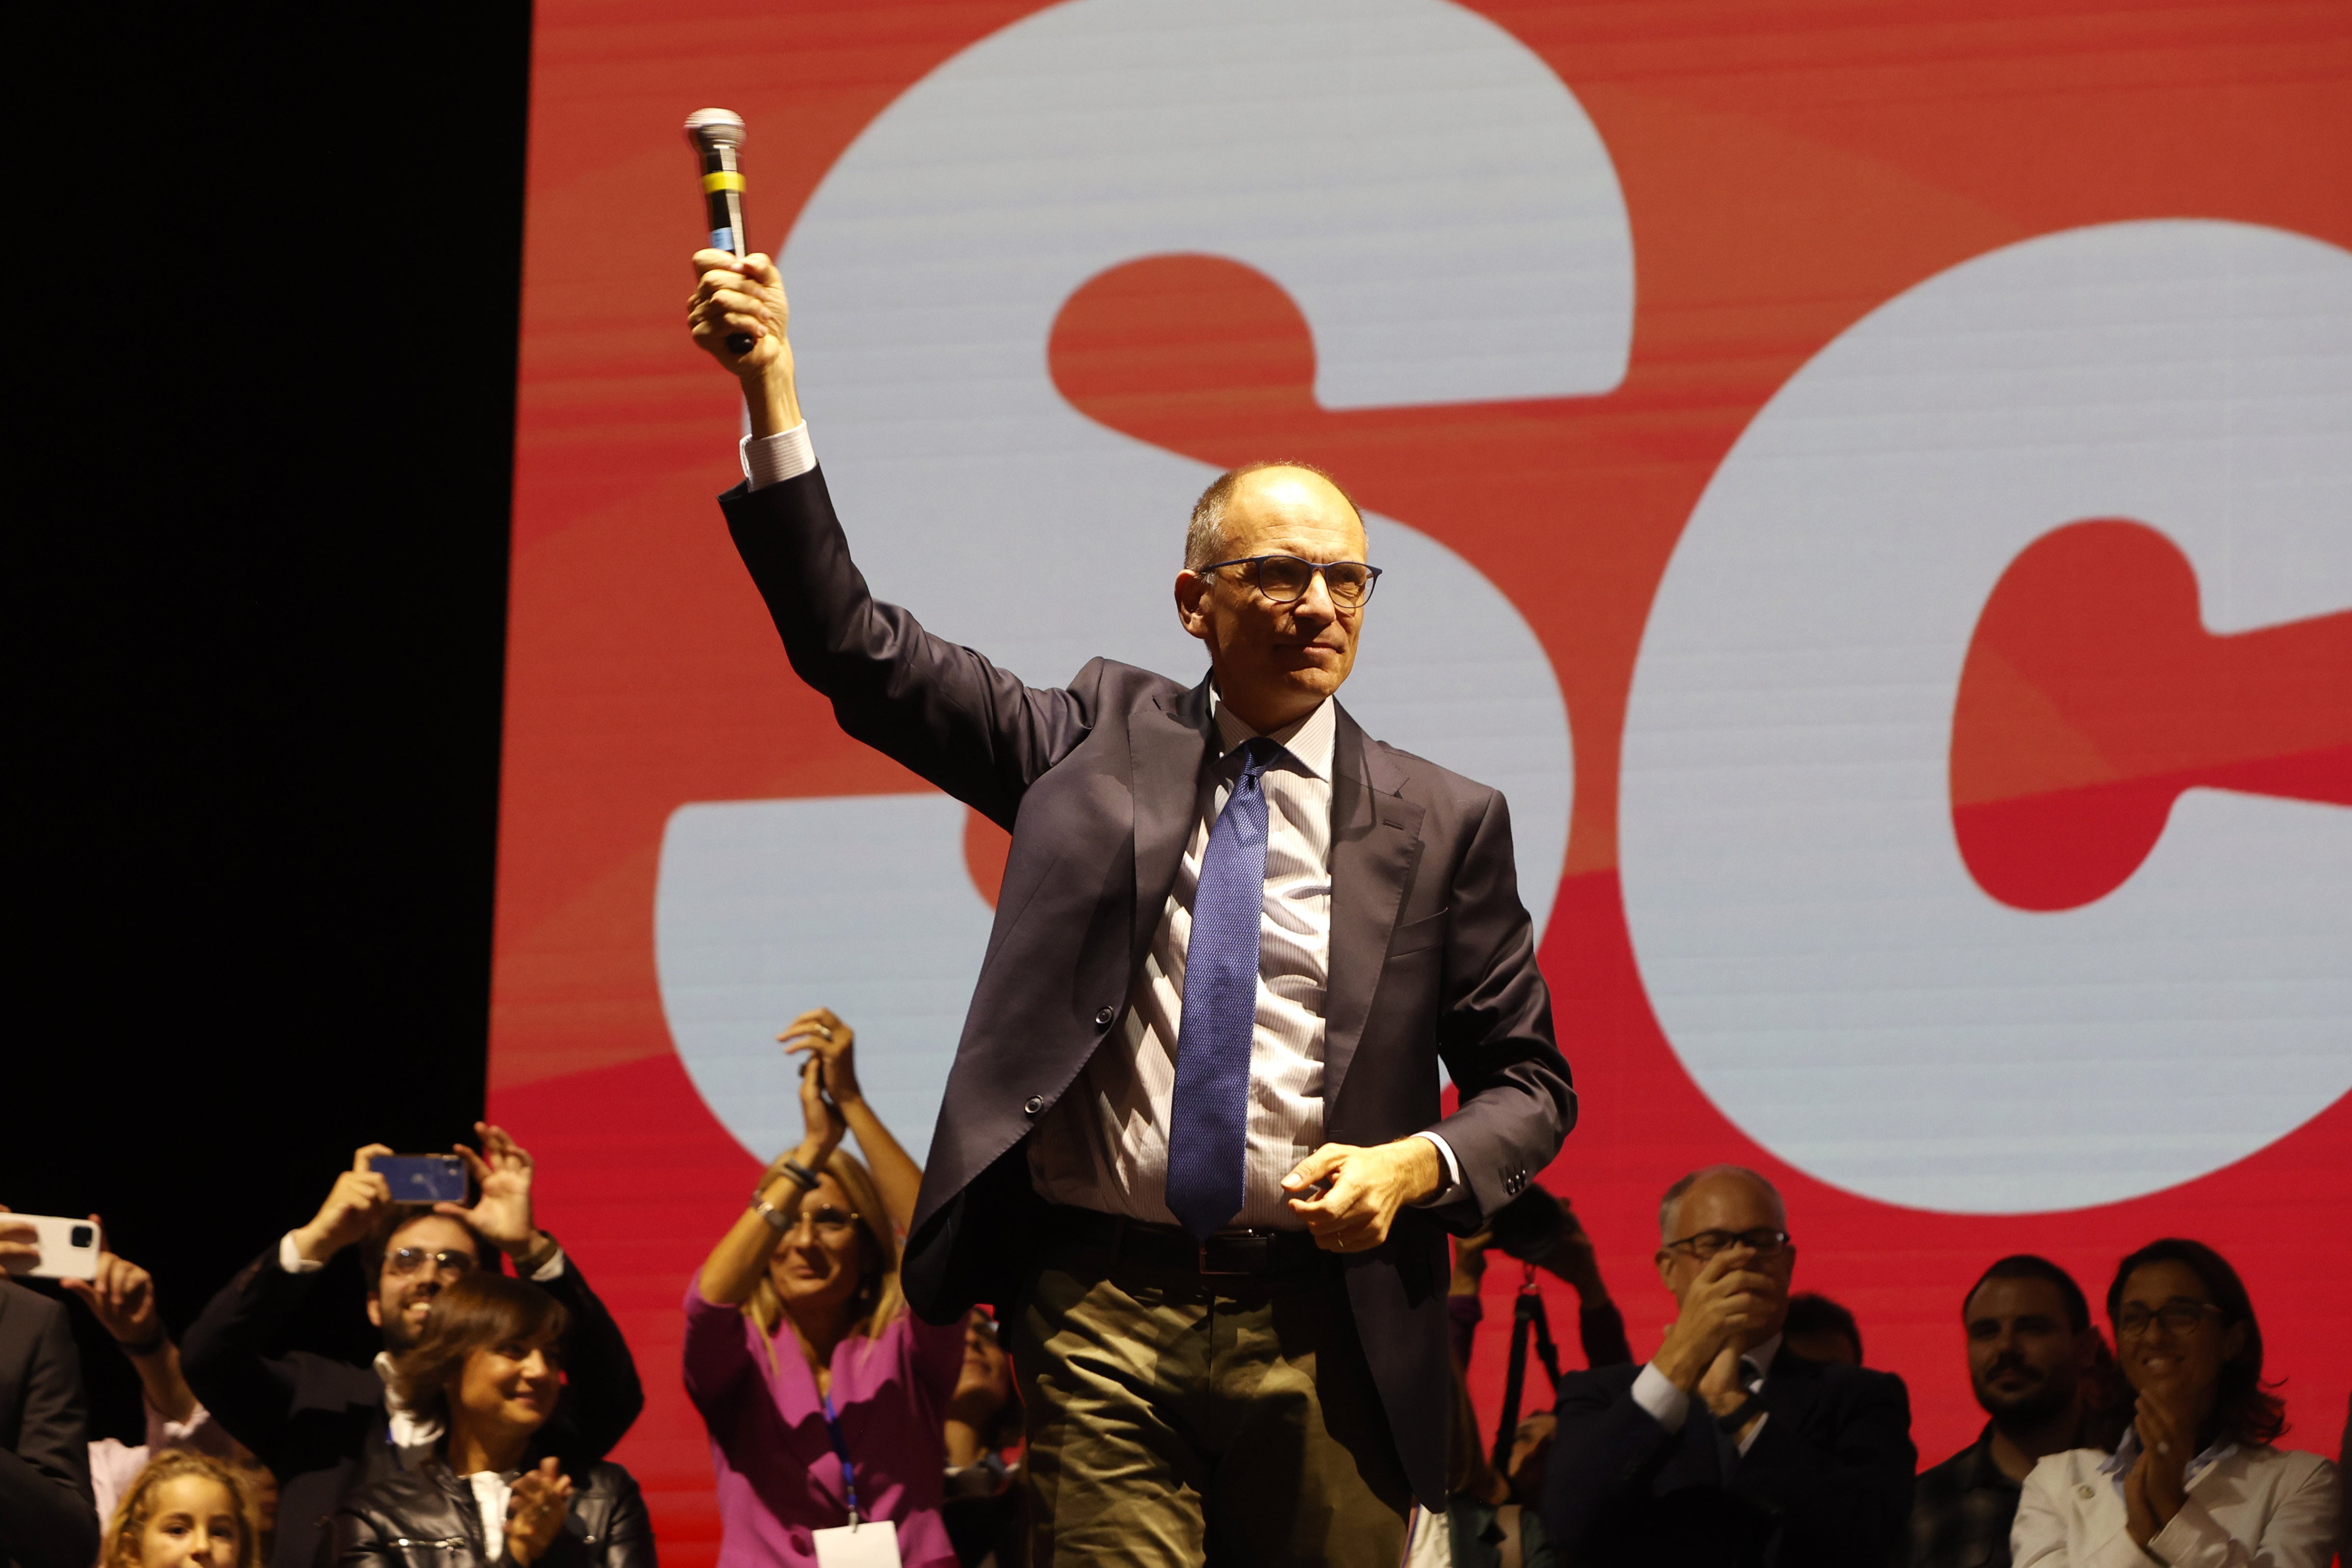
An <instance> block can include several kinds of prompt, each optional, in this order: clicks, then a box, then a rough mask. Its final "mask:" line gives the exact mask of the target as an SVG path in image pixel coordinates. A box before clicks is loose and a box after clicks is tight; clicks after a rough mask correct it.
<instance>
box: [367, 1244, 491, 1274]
mask: <svg viewBox="0 0 2352 1568" xmlns="http://www.w3.org/2000/svg"><path fill="white" fill-rule="evenodd" d="M383 1267H384V1271H385V1272H386V1273H388V1274H398V1275H409V1274H415V1273H417V1272H419V1271H420V1270H422V1269H424V1268H427V1267H429V1268H432V1270H433V1272H435V1273H436V1274H446V1275H448V1276H449V1277H450V1278H451V1279H456V1278H457V1276H458V1275H460V1274H465V1273H469V1272H471V1271H472V1269H473V1267H474V1255H473V1254H472V1253H470V1252H452V1251H446V1250H445V1251H441V1252H427V1251H425V1248H423V1247H396V1248H394V1250H393V1251H390V1252H387V1253H385V1254H384V1255H383Z"/></svg>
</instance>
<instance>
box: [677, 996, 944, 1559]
mask: <svg viewBox="0 0 2352 1568" xmlns="http://www.w3.org/2000/svg"><path fill="white" fill-rule="evenodd" d="M778 1038H780V1039H782V1041H784V1042H785V1045H786V1047H787V1048H788V1049H789V1050H791V1051H793V1052H795V1053H799V1054H803V1056H804V1057H805V1059H804V1060H803V1063H802V1067H801V1086H800V1089H801V1113H802V1119H803V1122H804V1124H805V1131H804V1133H803V1137H802V1139H801V1142H800V1143H799V1145H798V1146H797V1147H796V1148H794V1149H793V1151H792V1152H789V1153H788V1154H785V1155H782V1156H781V1157H779V1158H778V1159H777V1160H776V1161H775V1163H772V1164H771V1165H770V1166H769V1167H768V1168H767V1170H766V1171H765V1172H764V1173H761V1177H760V1181H759V1184H758V1186H757V1187H756V1188H755V1189H754V1190H753V1192H752V1194H751V1201H750V1203H749V1205H747V1206H746V1207H745V1209H744V1211H743V1212H742V1214H740V1215H738V1216H737V1217H736V1220H735V1223H734V1225H733V1226H730V1228H729V1230H728V1232H727V1234H726V1235H725V1236H723V1237H720V1238H719V1245H718V1246H717V1247H713V1248H712V1249H711V1252H710V1256H709V1258H708V1259H707V1260H706V1261H705V1262H704V1263H703V1265H702V1269H701V1272H700V1273H699V1274H698V1276H697V1277H696V1279H695V1280H694V1282H693V1283H692V1284H690V1285H689V1286H688V1288H687V1293H686V1387H687V1393H688V1394H689V1395H690V1396H691V1397H692V1398H693V1400H694V1404H695V1408H696V1409H698V1411H700V1412H701V1413H702V1419H703V1424H704V1425H705V1426H707V1427H708V1428H709V1433H710V1447H711V1460H712V1464H713V1466H714V1467H715V1468H716V1469H717V1471H718V1477H719V1520H720V1526H721V1531H722V1535H721V1539H720V1542H719V1563H720V1568H753V1565H759V1568H768V1565H771V1564H791V1565H793V1568H800V1565H803V1564H814V1563H815V1562H816V1546H815V1541H814V1533H815V1532H816V1531H820V1530H841V1529H847V1528H851V1527H852V1526H855V1527H856V1528H859V1529H870V1528H874V1527H875V1526H876V1525H877V1524H886V1525H887V1527H888V1528H889V1529H891V1530H893V1531H895V1532H896V1535H897V1547H898V1561H899V1562H901V1563H905V1564H907V1565H908V1568H948V1565H950V1564H952V1563H954V1562H955V1552H954V1548H953V1547H952V1546H951V1545H950V1542H949V1540H948V1535H947V1531H946V1528H945V1526H944V1525H943V1524H942V1523H941V1521H940V1483H941V1476H942V1468H943V1453H944V1449H943V1444H942V1441H941V1435H940V1434H941V1425H942V1421H943V1419H944V1416H945V1413H946V1407H947V1404H948V1400H949V1398H950V1395H951V1394H953V1393H954V1391H955V1386H956V1378H957V1373H958V1372H959V1371H960V1370H961V1367H962V1364H963V1352H964V1330H963V1327H962V1325H961V1324H956V1325H953V1326H950V1327H948V1328H935V1327H933V1326H931V1325H929V1324H927V1323H924V1322H921V1321H919V1320H917V1319H916V1318H915V1317H914V1316H913V1314H911V1313H910V1312H908V1310H907V1302H906V1298H905V1296H904V1295H902V1294H901V1293H900V1291H899V1288H898V1236H899V1233H900V1232H901V1231H902V1230H903V1229H904V1228H905V1227H906V1226H907V1225H908V1223H909V1222H910V1221H911V1220H912V1218H913V1217H914V1211H915V1194H916V1192H917V1189H918V1188H919V1187H920V1185H921V1184H922V1172H921V1170H920V1169H919V1167H917V1165H916V1164H915V1162H914V1161H913V1160H911V1159H909V1158H908V1155H907V1152H906V1151H905V1150H904V1149H902V1148H900V1147H899V1146H898V1140H897V1139H895V1138H893V1137H892V1136H891V1135H890V1132H889V1130H888V1129H887V1128H886V1127H884V1126H883V1125H882V1123H881V1121H880V1120H879V1119H878V1118H877V1117H876V1116H875V1114H874V1111H873V1110H872V1108H871V1107H869V1106H868V1105H867V1104H866V1099H865V1096H864V1094H863V1093H862V1092H860V1090H859V1088H858V1083H857V1070H856V1058H855V1055H854V1047H855V1044H856V1037H855V1035H854V1033H853V1032H852V1031H851V1029H850V1028H849V1026H847V1025H846V1024H844V1023H843V1022H842V1021H841V1020H840V1019H839V1018H837V1017H835V1016H834V1015H833V1014H832V1013H830V1012H828V1011H826V1010H824V1009H823V1008H818V1009H816V1010H814V1011H813V1012H808V1013H803V1014H802V1015H801V1016H799V1017H798V1018H795V1019H794V1020H793V1023H792V1026H791V1027H789V1028H787V1029H786V1030H785V1031H784V1032H783V1034H782V1035H781V1036H779V1037H778ZM849 1132H855V1133H856V1135H857V1142H858V1146H859V1147H860V1148H862V1149H864V1150H865V1151H866V1156H867V1157H868V1158H869V1159H871V1160H872V1161H873V1162H874V1168H873V1170H872V1171H871V1172H870V1173H869V1172H868V1171H867V1169H866V1166H865V1165H863V1164H861V1163H859V1162H858V1161H857V1160H856V1158H855V1157H854V1156H852V1155H851V1154H850V1153H849V1152H847V1151H845V1150H844V1149H843V1148H842V1147H841V1141H842V1138H843V1136H844V1135H845V1133H849Z"/></svg>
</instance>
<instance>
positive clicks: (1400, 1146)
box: [1282, 1138, 1445, 1252]
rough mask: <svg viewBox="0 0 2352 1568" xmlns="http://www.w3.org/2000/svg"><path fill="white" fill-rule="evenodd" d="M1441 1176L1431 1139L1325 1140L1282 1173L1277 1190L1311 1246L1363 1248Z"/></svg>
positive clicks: (1432, 1190) (1385, 1233)
mask: <svg viewBox="0 0 2352 1568" xmlns="http://www.w3.org/2000/svg"><path fill="white" fill-rule="evenodd" d="M1444 1180H1445V1167H1444V1163H1443V1162H1441V1161H1440V1160H1439V1159H1438V1157H1437V1146H1436V1145H1435V1144H1433V1143H1432V1142H1430V1141H1429V1140H1428V1139H1426V1138H1400V1139H1398V1140H1397V1141H1396V1142H1393V1143H1381V1144H1378V1145H1376V1146H1375V1147H1372V1148H1370V1149H1360V1148H1357V1147H1356V1146H1355V1145H1353V1144H1350V1143H1326V1144H1324V1145H1323V1147H1321V1148H1320V1149H1318V1150H1316V1151H1315V1152H1313V1153H1312V1154H1309V1155H1307V1158H1305V1159H1304V1160H1301V1161H1299V1162H1298V1164H1297V1167H1296V1168H1295V1169H1293V1170H1292V1171H1291V1173H1290V1174H1288V1175H1286V1176H1285V1177H1283V1178H1282V1190H1283V1191H1284V1192H1286V1193H1288V1194H1290V1212H1291V1213H1293V1214H1295V1215H1298V1216H1299V1217H1300V1218H1301V1219H1304V1220H1305V1221H1306V1222H1307V1229H1308V1230H1309V1231H1311V1232H1313V1233H1314V1236H1315V1245H1316V1246H1318V1247H1322V1248H1324V1249H1325V1250H1326V1251H1328V1252H1366V1251H1370V1249H1371V1248H1373V1247H1378V1246H1380V1245H1381V1243H1382V1242H1384V1241H1386V1240H1387V1239H1388V1238H1389V1226H1391V1224H1393V1223H1394V1222H1395V1220H1396V1212H1397V1210H1399V1209H1401V1208H1402V1207H1404V1205H1407V1204H1409V1203H1415V1202H1418V1201H1419V1200H1421V1199H1423V1198H1426V1197H1430V1196H1433V1195H1434V1194H1436V1192H1437V1191H1438V1189H1439V1188H1440V1186H1441V1185H1442V1184H1444Z"/></svg>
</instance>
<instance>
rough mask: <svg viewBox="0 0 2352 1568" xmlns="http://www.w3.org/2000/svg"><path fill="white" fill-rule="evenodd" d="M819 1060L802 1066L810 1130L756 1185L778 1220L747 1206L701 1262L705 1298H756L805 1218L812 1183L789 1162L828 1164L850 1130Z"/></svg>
mask: <svg viewBox="0 0 2352 1568" xmlns="http://www.w3.org/2000/svg"><path fill="white" fill-rule="evenodd" d="M818 1071H819V1068H818V1064H817V1063H816V1062H815V1061H814V1060H811V1061H809V1062H807V1063H806V1064H804V1065H803V1067H802V1068H801V1115H802V1118H803V1121H805V1122H806V1123H807V1128H808V1131H807V1132H806V1134H805V1135H804V1136H803V1138H802V1139H801V1142H800V1146H799V1147H798V1148H796V1149H794V1150H793V1152H791V1153H789V1154H782V1155H779V1156H777V1158H776V1159H775V1161H774V1162H773V1163H771V1164H770V1165H769V1166H768V1168H767V1169H766V1170H765V1171H763V1172H761V1175H760V1184H759V1185H758V1186H757V1187H756V1188H754V1189H753V1197H754V1199H755V1200H756V1204H765V1205H767V1206H768V1207H769V1208H770V1209H772V1210H773V1211H774V1213H775V1215H776V1216H777V1219H778V1220H779V1221H780V1222H781V1223H778V1224H770V1223H769V1221H768V1220H767V1219H766V1217H764V1216H763V1215H761V1212H760V1210H759V1208H758V1207H757V1206H756V1204H755V1205H754V1206H747V1207H746V1208H745V1209H744V1210H743V1212H742V1213H741V1214H739V1215H736V1216H735V1223H734V1224H733V1225H731V1226H728V1227H727V1234H726V1235H725V1236H722V1237H719V1245H718V1246H716V1247H712V1248H711V1249H710V1256H709V1258H705V1259H703V1262H702V1273H701V1275H700V1276H699V1277H698V1279H697V1287H698V1289H700V1290H701V1292H702V1299H703V1300H706V1301H709V1302H710V1303H712V1304H713V1305H715V1306H720V1307H740V1306H741V1305H742V1304H743V1303H744V1302H746V1301H748V1300H751V1291H752V1289H753V1288H754V1287H755V1286H757V1285H758V1284H759V1283H760V1277H761V1275H763V1274H765V1273H766V1272H767V1271H768V1260H769V1259H770V1258H773V1257H774V1256H775V1255H776V1248H777V1247H779V1246H780V1245H782V1242H783V1239H784V1236H785V1233H787V1232H788V1231H790V1230H791V1229H792V1228H793V1224H794V1223H795V1222H796V1221H797V1220H798V1219H799V1218H800V1213H801V1200H802V1199H803V1198H805V1197H806V1196H807V1195H808V1189H807V1188H805V1187H803V1186H802V1185H801V1184H800V1182H799V1181H798V1180H797V1179H796V1178H794V1177H793V1175H792V1174H791V1173H788V1172H786V1171H785V1169H784V1166H785V1165H786V1164H787V1163H791V1164H796V1165H798V1166H800V1168H801V1169H802V1170H803V1171H811V1172H814V1171H818V1170H821V1169H823V1168H824V1163H825V1160H826V1159H827V1158H828V1157H829V1156H830V1155H831V1154H832V1153H833V1152H834V1151H835V1149H838V1148H840V1147H841V1136H842V1134H843V1133H844V1132H845V1131H848V1124H847V1123H846V1122H845V1121H843V1120H842V1117H841V1112H840V1111H839V1110H835V1108H834V1106H833V1104H832V1103H831V1102H830V1101H829V1100H826V1099H825V1098H824V1093H823V1092H822V1091H821V1090H820V1089H818V1087H817V1075H818Z"/></svg>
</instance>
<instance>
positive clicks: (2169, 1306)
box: [2116, 1296, 2221, 1340]
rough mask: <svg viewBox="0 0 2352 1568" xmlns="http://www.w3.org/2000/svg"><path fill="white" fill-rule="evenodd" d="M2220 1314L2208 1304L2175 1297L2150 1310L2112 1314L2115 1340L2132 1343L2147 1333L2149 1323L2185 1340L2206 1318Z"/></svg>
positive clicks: (2216, 1308) (2130, 1308)
mask: <svg viewBox="0 0 2352 1568" xmlns="http://www.w3.org/2000/svg"><path fill="white" fill-rule="evenodd" d="M2219 1316H2221V1308H2219V1307H2217V1306H2215V1305H2213V1303H2212V1302H2210V1301H2192V1300H2189V1298H2188V1297H2186V1296H2175V1297H2174V1298H2173V1299H2172V1300H2169V1301H2167V1302H2166V1303H2165V1304H2164V1305H2163V1306H2161V1307H2158V1308H2157V1309H2156V1310H2153V1311H2150V1310H2148V1309H2147V1308H2146V1307H2126V1308H2125V1309H2124V1310H2122V1311H2120V1312H2117V1313H2116V1338H2117V1339H2119V1340H2136V1339H2137V1338H2139V1337H2140V1336H2141V1335H2142V1334H2144V1333H2146V1332H2147V1330H2148V1325H2149V1324H2151V1323H2162V1324H2163V1325H2164V1326H2165V1329H2166V1331H2168V1332H2169V1333H2171V1334H2173V1335H2174V1336H2176V1337H2178V1338H2182V1339H2186V1338H2187V1337H2188V1336H2189V1335H2190V1334H2193V1333H2195V1332H2196V1331H2197V1326H2198V1325H2199V1324H2200V1323H2202V1322H2203V1321H2205V1320H2206V1319H2207V1318H2208V1317H2219Z"/></svg>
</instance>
